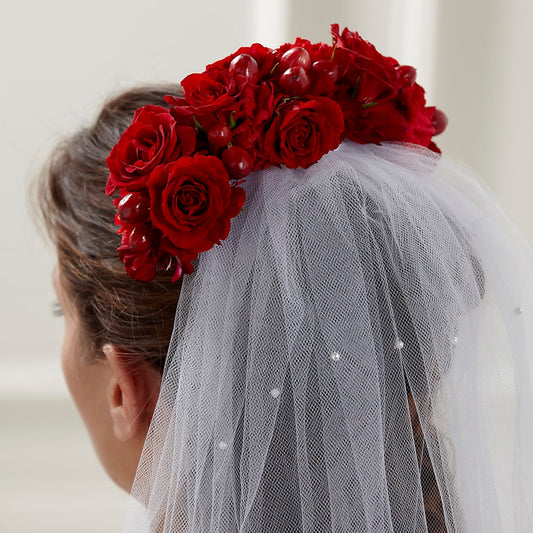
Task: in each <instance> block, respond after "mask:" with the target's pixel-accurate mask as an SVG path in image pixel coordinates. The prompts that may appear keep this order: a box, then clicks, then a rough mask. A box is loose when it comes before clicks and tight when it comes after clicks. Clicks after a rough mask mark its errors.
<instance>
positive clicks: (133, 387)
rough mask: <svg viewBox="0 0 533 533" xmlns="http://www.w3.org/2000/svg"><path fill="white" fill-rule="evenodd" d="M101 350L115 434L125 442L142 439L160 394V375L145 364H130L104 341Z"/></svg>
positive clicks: (121, 354)
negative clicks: (106, 368) (106, 366)
mask: <svg viewBox="0 0 533 533" xmlns="http://www.w3.org/2000/svg"><path fill="white" fill-rule="evenodd" d="M103 352H104V354H105V356H106V359H107V361H108V363H109V367H110V369H111V372H112V378H111V380H110V383H109V389H108V396H107V400H108V404H109V412H110V414H111V419H112V421H113V432H114V434H115V437H116V438H117V439H118V440H121V441H124V442H126V441H129V440H132V439H135V438H140V439H142V440H143V441H144V439H145V437H146V432H147V431H148V426H149V424H150V420H151V419H152V415H153V412H154V408H155V404H156V402H157V397H158V395H159V388H160V386H161V375H160V374H159V372H158V371H157V370H156V369H154V368H151V367H149V366H148V365H146V364H144V365H143V364H138V365H134V364H132V363H131V361H128V359H127V357H125V356H124V354H123V353H121V352H120V351H118V350H117V349H116V347H115V346H113V345H112V344H106V345H105V346H104V347H103Z"/></svg>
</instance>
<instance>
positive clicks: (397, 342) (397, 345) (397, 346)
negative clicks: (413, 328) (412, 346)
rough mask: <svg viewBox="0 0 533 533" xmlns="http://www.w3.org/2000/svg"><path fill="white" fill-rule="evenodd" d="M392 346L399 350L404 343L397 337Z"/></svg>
mask: <svg viewBox="0 0 533 533" xmlns="http://www.w3.org/2000/svg"><path fill="white" fill-rule="evenodd" d="M394 347H395V348H396V349H397V350H401V349H402V348H403V347H404V344H403V342H402V341H401V340H400V339H398V340H397V341H396V344H395V345H394Z"/></svg>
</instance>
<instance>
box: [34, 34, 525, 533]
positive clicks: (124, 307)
mask: <svg viewBox="0 0 533 533" xmlns="http://www.w3.org/2000/svg"><path fill="white" fill-rule="evenodd" d="M332 30H333V37H334V46H333V47H331V46H328V45H325V44H322V43H320V44H315V45H313V44H311V43H309V42H308V41H304V40H301V39H298V40H297V41H296V42H295V43H294V44H287V45H283V46H282V47H280V48H279V49H277V50H274V51H273V50H269V49H266V48H264V47H262V46H261V45H253V46H252V47H249V48H246V49H240V50H238V51H237V52H236V53H235V54H232V55H231V56H229V57H227V58H224V59H223V60H221V61H219V62H217V63H214V64H212V65H210V66H208V67H207V69H206V71H205V72H204V73H202V74H193V75H191V76H188V77H187V78H185V79H184V80H183V82H182V86H183V90H184V96H182V95H181V93H180V92H179V89H178V88H177V87H173V86H169V87H148V88H140V89H136V90H132V91H129V92H127V93H124V94H123V95H120V96H118V97H117V98H116V99H114V100H112V101H110V102H109V103H108V104H107V105H106V106H105V107H104V108H103V110H102V112H101V113H100V115H99V117H98V119H97V120H96V122H95V124H94V125H93V126H92V127H91V128H89V129H86V130H83V131H81V132H80V133H79V134H78V135H77V136H75V137H73V138H72V139H69V140H68V141H67V142H66V143H65V144H64V145H63V146H61V147H60V148H59V149H58V151H57V152H56V153H55V154H54V156H53V158H52V159H51V163H50V165H49V167H48V169H47V172H46V176H45V179H43V181H42V187H41V192H40V194H41V200H40V201H41V206H42V213H43V217H44V221H45V224H46V226H47V228H48V229H49V231H50V234H51V236H52V239H53V241H54V243H55V246H56V249H57V254H58V267H57V272H56V281H55V285H56V290H57V292H58V298H59V300H60V304H61V306H62V308H63V310H64V313H65V317H66V327H67V328H66V337H65V342H64V346H63V355H62V358H63V368H64V372H65V375H66V379H67V382H68V384H69V388H70V390H71V393H72V396H73V398H74V400H75V402H76V404H77V406H78V408H79V410H80V412H81V415H82V417H83V419H84V421H85V423H86V424H87V426H88V428H89V431H90V433H91V437H92V440H93V442H94V444H95V447H96V450H97V452H98V454H99V456H100V459H101V461H102V463H103V464H104V466H105V467H106V469H107V471H108V473H109V474H110V475H111V477H113V479H115V481H116V482H117V483H118V484H119V485H120V486H122V487H123V488H124V489H126V490H130V489H132V495H133V503H132V506H131V509H130V510H129V512H128V517H127V520H126V526H125V528H126V531H195V532H208V531H209V532H213V531H221V532H230V531H243V532H244V531H246V532H266V531H269V532H272V531H276V532H278V531H279V532H291V533H292V532H315V531H316V532H319V531H320V532H326V531H332V532H333V531H335V532H340V531H343V532H344V531H357V532H412V533H414V532H417V533H419V532H445V531H446V532H448V533H451V532H467V531H468V532H470V531H484V532H487V531H488V532H490V531H494V532H496V531H528V530H529V529H530V526H531V524H532V523H533V522H532V517H531V503H532V502H531V494H533V490H531V489H532V488H533V487H531V483H532V482H531V475H530V474H531V473H530V468H531V466H530V465H531V461H528V459H530V456H531V451H530V450H529V446H528V443H529V442H530V441H529V438H530V437H531V436H533V430H532V420H531V417H528V416H527V409H528V408H529V407H531V406H533V399H532V397H531V394H532V389H531V379H532V369H531V358H530V357H529V356H530V355H531V352H532V344H531V340H532V339H531V331H532V329H531V328H530V327H529V328H528V326H530V325H531V316H530V314H528V309H529V306H528V304H529V303H530V302H531V301H533V300H532V298H533V287H532V283H531V282H532V277H531V272H532V270H531V268H532V266H533V257H532V254H531V250H530V248H528V246H527V244H526V243H525V242H524V240H523V239H522V238H521V237H520V235H518V234H517V233H516V232H515V230H514V229H513V227H512V225H511V224H510V222H509V221H508V219H507V218H506V217H505V216H504V215H503V214H502V213H501V211H500V210H499V208H498V206H497V205H496V204H495V203H494V200H493V199H492V197H491V195H490V193H489V192H488V191H487V190H486V189H485V188H484V187H483V185H482V184H481V182H480V181H479V180H478V179H477V178H476V177H475V176H472V174H471V172H470V171H469V170H468V169H465V168H463V167H462V166H460V165H458V164H456V163H454V162H452V161H449V160H447V159H445V158H444V157H441V156H439V155H438V153H439V150H438V148H437V147H436V145H435V144H434V142H433V141H432V137H433V135H435V134H437V133H439V132H440V131H442V129H443V128H444V126H445V119H444V116H443V115H442V114H441V113H440V112H438V111H437V110H435V108H428V107H426V106H425V100H424V96H423V90H422V88H421V87H420V86H419V85H418V84H416V82H415V72H414V69H412V68H411V67H402V66H400V65H398V63H397V62H395V61H394V60H393V59H391V58H385V57H383V56H381V55H380V54H379V53H378V52H377V51H376V50H375V49H374V48H373V47H372V45H370V44H369V43H367V42H365V41H363V40H362V39H361V38H360V37H359V36H358V35H357V34H354V33H352V32H349V31H348V30H346V29H345V30H344V31H343V32H342V34H341V33H340V32H339V28H338V26H336V25H334V26H333V27H332ZM167 95H170V96H167ZM391 141H393V142H391ZM394 141H396V142H394ZM398 141H399V143H398ZM106 161H107V165H106ZM104 188H105V191H106V193H107V195H108V196H114V198H115V199H114V201H113V202H112V201H111V200H110V199H109V198H107V197H106V195H104V193H103V191H104ZM115 224H116V225H115ZM117 226H118V231H119V234H120V235H121V237H119V236H117V234H116V232H117ZM215 245H216V246H215ZM117 252H118V253H117ZM504 393H505V394H504ZM494 399H496V400H497V401H496V402H494ZM502 400H504V401H505V402H507V403H504V402H503V401H502ZM502 435H503V437H502ZM135 502H141V503H142V504H143V505H142V506H141V507H140V508H139V506H138V505H137V504H136V503H135Z"/></svg>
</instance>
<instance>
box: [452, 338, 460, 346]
mask: <svg viewBox="0 0 533 533" xmlns="http://www.w3.org/2000/svg"><path fill="white" fill-rule="evenodd" d="M452 344H453V345H454V346H457V345H458V344H459V337H454V338H453V340H452Z"/></svg>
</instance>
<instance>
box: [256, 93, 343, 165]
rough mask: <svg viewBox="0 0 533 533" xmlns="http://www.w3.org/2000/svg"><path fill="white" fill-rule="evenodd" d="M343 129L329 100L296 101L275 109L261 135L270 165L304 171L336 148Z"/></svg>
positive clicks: (337, 108) (337, 109) (336, 108)
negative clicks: (274, 113) (267, 127)
mask: <svg viewBox="0 0 533 533" xmlns="http://www.w3.org/2000/svg"><path fill="white" fill-rule="evenodd" d="M343 129H344V119H343V115H342V110H341V108H340V106H339V104H337V103H336V102H334V101H333V100H331V99H330V98H325V97H320V96H318V97H316V98H312V99H305V98H302V99H299V100H296V101H294V102H291V103H289V104H285V105H284V106H282V107H281V108H279V109H278V115H277V116H276V118H274V120H273V121H272V124H271V125H270V128H269V129H268V131H267V132H266V135H265V154H266V156H267V158H268V159H270V161H271V163H272V164H280V163H282V164H284V165H285V166H287V167H289V168H298V167H302V168H307V167H309V166H310V165H312V164H313V163H315V162H316V161H318V160H319V159H320V158H321V157H322V156H323V155H324V154H325V153H327V152H329V151H330V150H333V149H335V148H337V146H338V145H339V144H340V142H341V136H342V132H343Z"/></svg>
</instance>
